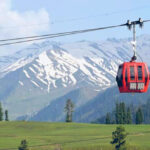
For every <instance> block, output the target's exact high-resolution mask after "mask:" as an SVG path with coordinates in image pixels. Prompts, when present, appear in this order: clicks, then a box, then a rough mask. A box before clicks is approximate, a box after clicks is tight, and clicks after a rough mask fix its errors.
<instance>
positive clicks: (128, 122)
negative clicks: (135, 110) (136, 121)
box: [126, 107, 132, 124]
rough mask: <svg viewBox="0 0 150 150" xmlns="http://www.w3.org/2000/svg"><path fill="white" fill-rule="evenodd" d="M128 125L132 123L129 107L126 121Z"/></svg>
mask: <svg viewBox="0 0 150 150" xmlns="http://www.w3.org/2000/svg"><path fill="white" fill-rule="evenodd" d="M126 123H127V124H131V123H132V118H131V110H130V107H128V109H127V120H126Z"/></svg>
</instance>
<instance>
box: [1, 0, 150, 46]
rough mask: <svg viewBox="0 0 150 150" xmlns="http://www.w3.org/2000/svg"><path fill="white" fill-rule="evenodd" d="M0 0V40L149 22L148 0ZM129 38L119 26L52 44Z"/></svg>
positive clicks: (146, 27) (148, 29)
mask: <svg viewBox="0 0 150 150" xmlns="http://www.w3.org/2000/svg"><path fill="white" fill-rule="evenodd" d="M1 1H2V4H1V5H0V8H1V11H2V12H0V13H1V16H0V24H1V25H0V27H1V28H0V31H1V36H0V38H1V39H4V38H10V37H18V36H30V35H31V36H32V35H40V34H47V33H57V32H65V31H73V30H79V29H87V28H95V27H103V26H109V25H117V24H122V23H125V22H126V21H127V20H128V19H130V20H137V19H138V18H139V17H141V18H142V19H144V20H145V19H150V3H149V0H122V1H121V0H103V1H102V0H1ZM7 14H9V15H7ZM2 16H3V18H2ZM1 18H2V19H1ZM141 34H150V23H147V24H145V25H144V28H143V29H142V30H141V29H139V28H137V35H141ZM131 36H132V32H130V31H129V30H127V28H125V27H122V28H116V29H109V30H103V31H96V32H93V33H86V34H80V35H74V36H68V37H63V38H62V37H61V38H57V39H53V41H64V42H73V41H80V40H92V41H95V40H96V41H97V40H105V39H107V38H126V37H131ZM19 48H20V47H19Z"/></svg>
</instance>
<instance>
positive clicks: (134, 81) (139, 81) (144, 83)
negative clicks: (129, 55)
mask: <svg viewBox="0 0 150 150" xmlns="http://www.w3.org/2000/svg"><path fill="white" fill-rule="evenodd" d="M149 76H150V75H149V70H148V67H147V65H146V64H145V63H143V62H125V63H123V64H121V65H120V66H119V69H118V73H117V77H116V81H117V84H118V88H119V91H120V93H143V92H146V91H147V89H148V86H149Z"/></svg>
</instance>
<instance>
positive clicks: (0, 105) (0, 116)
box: [0, 102, 3, 121]
mask: <svg viewBox="0 0 150 150" xmlns="http://www.w3.org/2000/svg"><path fill="white" fill-rule="evenodd" d="M0 121H3V109H2V104H1V102H0Z"/></svg>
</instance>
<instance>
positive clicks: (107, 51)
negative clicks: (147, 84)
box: [0, 36, 150, 119]
mask: <svg viewBox="0 0 150 150" xmlns="http://www.w3.org/2000/svg"><path fill="white" fill-rule="evenodd" d="M129 40H130V39H123V40H116V39H108V40H106V41H104V42H90V41H81V42H76V43H71V44H61V43H56V42H48V41H47V42H43V43H41V44H33V45H31V47H29V48H27V49H23V50H21V51H19V52H17V53H15V54H14V55H12V56H5V57H0V70H1V71H0V77H1V78H0V91H1V93H0V100H1V101H2V103H3V105H4V107H5V108H7V109H8V110H9V112H10V116H11V118H12V119H15V118H17V117H19V116H29V117H30V116H32V115H34V114H36V113H37V112H38V111H40V110H41V109H42V108H44V107H46V106H47V105H50V104H51V103H52V102H53V103H54V102H55V100H56V99H58V98H60V97H62V96H64V95H67V93H69V92H73V91H75V90H76V89H79V90H80V89H85V88H86V89H87V92H88V91H92V92H91V93H93V94H91V93H90V92H89V93H90V94H89V97H85V98H84V97H82V98H80V97H79V98H78V100H76V102H75V103H76V107H77V108H78V107H79V106H81V105H84V104H86V103H87V102H88V101H89V100H90V99H91V98H93V97H94V96H96V94H97V93H98V92H100V91H102V90H105V89H107V88H109V87H111V86H112V85H114V84H115V76H116V72H117V69H118V64H120V63H121V62H122V61H129V60H130V57H131V56H132V50H131V49H132V47H131V45H130V42H129ZM138 41H139V45H138V47H137V48H138V51H140V50H142V51H141V52H140V55H142V56H143V57H144V59H145V60H146V61H147V62H150V61H149V59H148V58H150V57H149V56H150V54H149V53H148V48H149V47H150V42H149V41H150V38H149V36H141V38H139V39H138ZM145 54H146V55H145ZM7 60H9V61H7ZM81 91H84V92H85V90H81ZM83 95H84V94H83ZM87 95H88V93H87ZM66 98H69V97H66ZM58 117H60V116H58Z"/></svg>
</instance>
